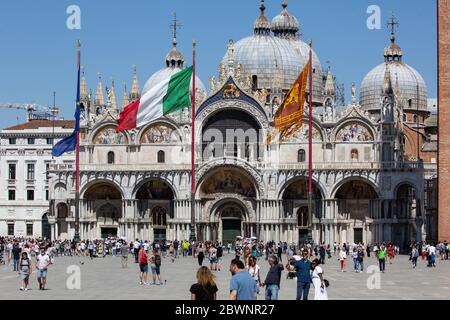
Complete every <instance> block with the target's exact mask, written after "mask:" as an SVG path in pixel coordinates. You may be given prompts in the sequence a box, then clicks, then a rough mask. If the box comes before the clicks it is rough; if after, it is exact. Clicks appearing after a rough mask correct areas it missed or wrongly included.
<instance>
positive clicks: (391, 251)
mask: <svg viewBox="0 0 450 320" xmlns="http://www.w3.org/2000/svg"><path fill="white" fill-rule="evenodd" d="M387 254H388V258H389V264H392V260H394V257H395V249H394V246H393V245H392V244H391V245H389V247H388V249H387Z"/></svg>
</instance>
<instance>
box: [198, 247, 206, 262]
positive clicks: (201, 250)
mask: <svg viewBox="0 0 450 320" xmlns="http://www.w3.org/2000/svg"><path fill="white" fill-rule="evenodd" d="M197 259H198V265H199V266H200V267H201V266H202V265H203V259H205V249H204V248H203V243H199V244H198V247H197Z"/></svg>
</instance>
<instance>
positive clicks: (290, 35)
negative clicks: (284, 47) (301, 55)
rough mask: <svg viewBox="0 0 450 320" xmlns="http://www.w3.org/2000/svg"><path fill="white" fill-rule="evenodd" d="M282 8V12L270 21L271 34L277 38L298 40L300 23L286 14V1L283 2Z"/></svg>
mask: <svg viewBox="0 0 450 320" xmlns="http://www.w3.org/2000/svg"><path fill="white" fill-rule="evenodd" d="M282 6H283V11H282V12H281V13H280V14H279V15H277V16H275V17H274V18H273V19H272V23H271V28H272V32H273V34H274V35H275V36H276V37H278V38H283V39H298V37H299V31H300V23H299V22H298V20H297V18H296V17H294V16H292V15H290V14H289V13H288V11H287V3H286V0H284V1H283V5H282Z"/></svg>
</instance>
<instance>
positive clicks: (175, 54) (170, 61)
mask: <svg viewBox="0 0 450 320" xmlns="http://www.w3.org/2000/svg"><path fill="white" fill-rule="evenodd" d="M170 26H171V27H172V28H173V31H172V32H173V38H172V50H170V52H169V53H168V54H167V55H166V65H167V67H170V68H175V67H177V68H183V64H184V57H183V55H182V54H181V53H180V52H179V51H178V49H177V29H179V28H181V27H182V26H183V25H182V24H180V23H179V22H178V20H177V14H176V12H174V13H173V22H172V24H171V25H170Z"/></svg>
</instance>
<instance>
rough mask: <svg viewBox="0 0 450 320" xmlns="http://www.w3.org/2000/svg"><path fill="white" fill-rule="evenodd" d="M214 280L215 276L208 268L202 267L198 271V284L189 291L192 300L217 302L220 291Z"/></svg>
mask: <svg viewBox="0 0 450 320" xmlns="http://www.w3.org/2000/svg"><path fill="white" fill-rule="evenodd" d="M214 278H215V276H214V274H213V273H212V272H211V270H209V269H208V267H204V266H202V267H200V268H199V269H198V271H197V283H194V284H193V285H192V286H191V288H190V289H189V291H190V292H191V300H216V298H217V291H218V290H219V289H217V285H216V282H215V280H214Z"/></svg>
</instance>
